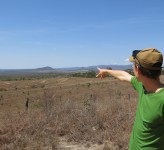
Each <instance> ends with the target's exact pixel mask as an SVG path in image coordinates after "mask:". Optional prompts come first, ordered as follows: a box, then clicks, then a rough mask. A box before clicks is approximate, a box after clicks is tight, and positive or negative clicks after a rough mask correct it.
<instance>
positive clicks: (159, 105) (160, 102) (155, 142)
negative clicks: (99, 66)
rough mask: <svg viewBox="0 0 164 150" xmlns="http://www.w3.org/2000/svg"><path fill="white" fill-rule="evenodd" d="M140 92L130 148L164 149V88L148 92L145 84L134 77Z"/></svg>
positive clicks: (135, 149) (134, 83) (137, 149)
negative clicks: (144, 86)
mask: <svg viewBox="0 0 164 150" xmlns="http://www.w3.org/2000/svg"><path fill="white" fill-rule="evenodd" d="M131 83H132V85H133V87H134V88H135V89H136V91H137V92H138V94H139V101H138V106H137V111H136V117H135V121H134V126H133V130H132V133H131V138H130V145H129V150H164V89H161V90H160V91H159V92H157V93H151V94H146V92H145V90H144V88H143V84H142V83H141V82H139V81H137V79H136V77H132V79H131Z"/></svg>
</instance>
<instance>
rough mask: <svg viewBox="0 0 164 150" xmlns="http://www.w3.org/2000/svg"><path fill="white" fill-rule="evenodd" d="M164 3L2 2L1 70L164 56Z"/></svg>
mask: <svg viewBox="0 0 164 150" xmlns="http://www.w3.org/2000/svg"><path fill="white" fill-rule="evenodd" d="M163 6H164V1H163V0H0V69H26V68H39V67H45V66H50V67H53V68H62V67H74V66H78V67H81V66H91V65H109V64H118V65H124V64H128V63H129V62H126V61H125V59H127V58H128V57H129V56H130V55H131V52H132V50H134V49H143V48H148V47H155V48H157V49H159V50H160V51H162V53H164V41H163V40H164V9H163Z"/></svg>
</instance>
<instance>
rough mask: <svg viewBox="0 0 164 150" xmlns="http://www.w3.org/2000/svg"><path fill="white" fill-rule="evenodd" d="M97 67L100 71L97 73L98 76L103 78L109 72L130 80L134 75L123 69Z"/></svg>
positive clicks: (121, 78)
mask: <svg viewBox="0 0 164 150" xmlns="http://www.w3.org/2000/svg"><path fill="white" fill-rule="evenodd" d="M97 69H98V70H99V73H98V74H97V76H96V77H100V78H101V79H102V78H104V77H105V76H106V75H107V74H109V75H111V76H113V77H115V78H117V79H119V80H121V81H127V82H130V81H131V78H132V77H133V76H132V75H131V74H129V73H128V72H126V71H123V70H109V69H100V68H97Z"/></svg>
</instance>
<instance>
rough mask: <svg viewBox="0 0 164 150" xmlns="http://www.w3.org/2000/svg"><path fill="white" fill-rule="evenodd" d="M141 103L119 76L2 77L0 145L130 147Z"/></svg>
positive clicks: (10, 148)
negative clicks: (12, 78) (33, 78)
mask: <svg viewBox="0 0 164 150" xmlns="http://www.w3.org/2000/svg"><path fill="white" fill-rule="evenodd" d="M27 99H29V102H28V107H27V104H26V102H27ZM136 102H137V94H136V92H135V91H134V89H133V88H132V87H131V86H130V85H128V83H124V82H119V81H118V80H117V79H114V78H105V79H103V80H100V79H97V78H73V77H69V78H64V77H57V78H48V79H39V80H22V81H21V80H20V81H0V149H2V150H107V149H106V147H108V149H111V150H120V149H122V150H127V149H128V142H129V137H130V132H131V128H132V125H133V120H134V115H135V110H136Z"/></svg>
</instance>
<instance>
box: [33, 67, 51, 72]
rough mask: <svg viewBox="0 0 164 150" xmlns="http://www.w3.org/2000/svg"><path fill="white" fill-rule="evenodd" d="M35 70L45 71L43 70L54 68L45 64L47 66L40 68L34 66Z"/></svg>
mask: <svg viewBox="0 0 164 150" xmlns="http://www.w3.org/2000/svg"><path fill="white" fill-rule="evenodd" d="M35 70H39V71H45V70H54V69H53V68H51V67H49V66H47V67H42V68H36V69H35Z"/></svg>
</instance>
